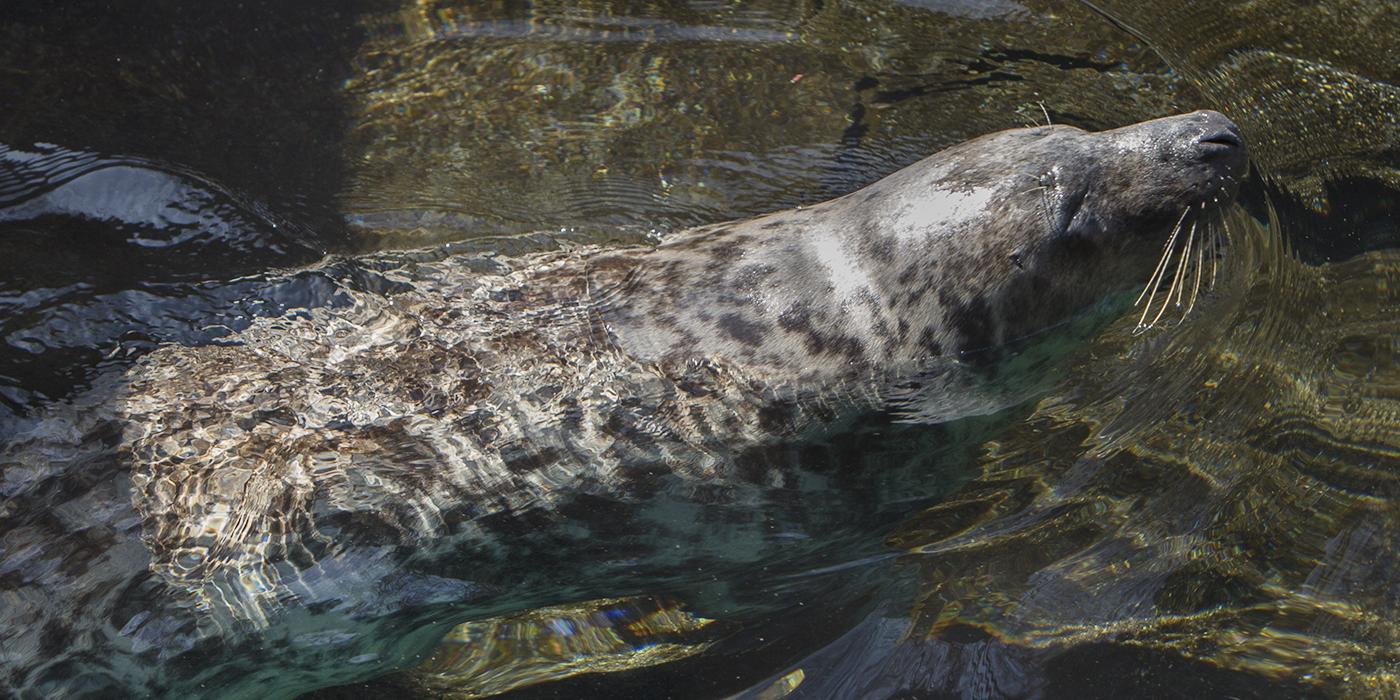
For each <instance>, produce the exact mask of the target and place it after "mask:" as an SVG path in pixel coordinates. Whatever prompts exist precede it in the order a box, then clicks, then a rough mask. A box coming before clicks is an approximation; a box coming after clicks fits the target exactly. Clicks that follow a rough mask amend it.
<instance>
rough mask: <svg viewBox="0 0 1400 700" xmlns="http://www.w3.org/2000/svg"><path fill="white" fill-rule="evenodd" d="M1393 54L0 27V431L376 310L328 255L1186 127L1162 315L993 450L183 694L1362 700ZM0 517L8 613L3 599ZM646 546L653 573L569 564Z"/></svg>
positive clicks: (783, 198)
mask: <svg viewBox="0 0 1400 700" xmlns="http://www.w3.org/2000/svg"><path fill="white" fill-rule="evenodd" d="M1397 30H1400V11H1397V9H1396V7H1395V6H1394V4H1393V3H1386V2H1375V1H1373V2H1362V1H1360V0H1357V1H1355V2H1341V1H1335V2H1326V3H1320V4H1312V3H1298V2H1285V1H1283V0H1278V1H1273V2H1251V3H1232V4H1225V5H1223V6H1214V5H1211V6H1206V5H1201V4H1191V3H1174V2H1160V3H1138V2H1131V3H1130V2H1098V3H1095V4H1090V3H1072V2H1064V3H1057V2H1012V1H1010V0H988V1H985V2H971V1H964V0H904V1H899V2H896V1H886V2H876V1H870V2H850V3H835V2H820V1H812V2H801V1H793V2H780V1H773V2H748V3H742V2H741V3H731V2H690V3H676V4H658V3H649V2H585V3H547V2H540V3H515V2H491V3H448V2H427V1H425V2H417V3H410V2H391V1H388V0H386V1H383V2H368V1H366V2H336V3H330V2H325V3H322V2H300V3H276V2H244V3H217V4H216V3H204V4H197V3H177V2H151V3H144V4H142V5H141V6H140V7H135V6H133V7H130V8H125V9H120V10H118V9H115V8H113V7H111V6H109V4H108V3H105V2H91V3H85V2H67V3H38V2H34V3H27V2H18V3H7V4H6V5H4V6H3V7H0V38H3V41H0V105H3V106H4V109H3V110H0V252H3V254H0V337H3V339H4V343H3V345H0V430H3V431H6V433H8V432H10V431H14V430H18V429H22V428H25V427H27V426H31V425H32V424H33V422H35V421H42V420H44V416H45V415H46V411H48V410H51V409H52V408H53V407H54V406H56V405H61V404H64V403H65V402H69V401H72V400H73V399H74V397H78V396H82V395H83V393H84V392H85V391H86V390H87V388H88V387H89V386H90V385H92V384H93V382H94V381H97V380H98V378H99V377H102V376H106V375H109V374H111V373H115V372H120V371H122V370H123V369H124V368H126V367H129V366H130V364H131V363H132V362H133V361H134V359H136V358H138V357H139V356H141V355H143V354H144V353H146V352H148V351H149V350H151V349H152V348H154V347H156V346H158V345H160V344H163V343H182V344H189V345H199V344H217V343H222V342H228V341H229V339H230V338H231V336H232V335H233V334H235V333H237V332H239V331H241V330H243V329H245V328H247V327H248V326H249V325H250V323H252V321H253V319H255V318H258V317H276V316H280V315H283V314H288V313H296V312H297V310H298V309H305V308H313V307H320V306H334V305H337V304H344V303H347V301H346V299H347V295H352V294H365V293H367V294H376V293H384V292H385V289H384V288H383V285H384V284H386V282H384V281H383V279H382V278H380V277H376V276H375V275H373V274H370V272H372V270H369V271H366V269H365V266H361V265H356V264H350V263H346V264H344V265H342V266H339V267H337V266H335V265H331V266H330V267H320V268H315V269H307V270H303V269H302V268H303V267H304V266H306V265H309V264H311V263H314V262H316V261H318V260H321V259H322V258H323V257H324V256H326V255H350V254H365V253H373V252H380V253H382V252H383V251H397V250H406V249H414V248H420V247H424V246H447V247H448V248H449V249H451V250H453V251H462V250H466V251H474V252H477V253H481V252H490V251H496V252H502V253H506V254H512V253H522V252H530V251H534V250H540V249H543V248H548V247H550V246H553V245H556V244H557V243H558V241H559V240H561V239H562V240H568V241H584V242H592V243H604V244H606V243H608V242H612V241H616V242H631V241H636V240H638V239H640V238H644V237H648V236H652V235H664V234H665V233H666V232H668V231H673V230H678V229H681V228H684V227H687V226H691V225H695V224H700V223H706V222H712V221H720V220H725V219H731V218H736V217H740V216H745V215H749V214H756V213H760V212H766V211H771V210H775V209H780V208H784V207H788V206H793V205H797V204H802V203H808V202H814V201H820V200H823V199H827V198H830V197H832V196H835V195H838V194H841V193H844V192H848V191H850V190H852V189H854V188H856V187H858V186H860V185H863V184H865V183H868V182H870V181H873V180H874V179H877V178H879V177H880V176H881V175H883V174H886V173H888V172H891V171H892V170H894V169H896V168H898V167H900V166H902V165H904V164H907V163H909V162H912V161H914V160H916V159H918V158H920V157H922V156H923V155H927V154H929V153H932V152H934V151H936V150H938V149H939V148H941V147H944V146H947V145H950V144H952V143H956V142H958V141H961V140H964V139H966V138H969V137H971V136H975V135H978V134H982V133H986V132H989V131H994V130H998V129H1003V128H1008V127H1016V126H1023V125H1026V124H1030V123H1033V122H1043V120H1044V119H1045V118H1046V117H1048V118H1049V119H1051V120H1053V121H1055V122H1057V123H1069V124H1074V125H1077V126H1081V127H1085V128H1105V127H1110V126H1116V125H1120V124H1126V123H1129V122H1134V121H1139V120H1142V119H1145V118H1149V117H1154V116H1160V115H1164V114H1169V113H1173V112H1179V111H1187V110H1190V109H1196V108H1205V107H1209V108H1214V109H1219V110H1221V111H1224V112H1225V113H1226V114H1227V115H1229V116H1230V117H1231V118H1232V119H1234V120H1235V121H1236V122H1238V123H1239V124H1240V125H1241V127H1242V128H1243V130H1244V132H1245V135H1246V137H1247V139H1248V140H1249V143H1250V147H1251V151H1252V154H1253V157H1254V164H1255V171H1256V172H1255V176H1254V178H1253V179H1252V181H1251V182H1250V183H1247V185H1246V187H1245V190H1244V192H1243V193H1242V197H1241V204H1240V206H1239V207H1238V208H1236V209H1235V210H1234V211H1232V212H1231V214H1230V218H1229V219H1228V221H1229V222H1231V225H1232V226H1233V227H1234V235H1233V238H1232V242H1233V245H1232V250H1231V254H1230V256H1229V257H1228V258H1227V263H1226V267H1227V269H1226V270H1225V271H1224V274H1223V278H1222V279H1223V281H1222V283H1221V284H1220V285H1218V286H1217V287H1216V289H1215V290H1214V291H1213V292H1212V294H1211V295H1210V296H1209V298H1207V299H1206V300H1205V301H1204V303H1203V306H1202V308H1201V309H1200V311H1199V312H1198V313H1197V314H1196V315H1195V316H1194V317H1193V318H1192V319H1191V320H1189V321H1188V322H1187V323H1185V324H1183V325H1181V326H1179V327H1173V328H1169V329H1165V330H1157V331H1153V332H1149V333H1146V334H1135V333H1134V332H1133V330H1134V321H1135V320H1136V318H1124V319H1122V321H1121V322H1119V323H1117V324H1114V325H1111V326H1110V327H1109V328H1108V329H1107V330H1106V331H1105V332H1104V333H1103V334H1102V335H1101V336H1100V337H1098V338H1097V339H1095V340H1094V341H1093V342H1091V343H1089V344H1088V345H1087V346H1085V347H1082V348H1078V349H1077V350H1076V351H1075V354H1074V355H1073V357H1072V359H1071V360H1070V361H1069V362H1068V363H1067V364H1066V365H1065V366H1064V367H1063V369H1062V370H1060V373H1059V374H1057V375H1056V376H1054V377H1052V378H1051V379H1053V380H1054V381H1053V382H1052V384H1053V386H1054V389H1052V390H1050V391H1049V392H1047V394H1046V395H1045V396H1043V397H1040V398H1039V399H1038V400H1037V401H1033V402H1030V403H1028V404H1026V405H1023V406H1020V407H1017V408H1015V409H1012V410H1009V411H1007V412H1005V413H1003V414H1000V415H997V416H994V417H991V418H985V419H975V420H973V419H968V420H963V421H956V422H953V423H950V424H945V425H932V426H927V425H906V424H897V423H893V422H890V421H888V420H883V421H882V420H881V419H879V418H876V419H872V421H871V422H870V423H869V424H866V425H862V426H860V427H859V428H856V429H853V430H854V433H853V434H851V435H846V436H840V437H839V438H836V439H833V440H831V441H830V442H828V443H821V444H809V445H783V446H781V447H779V448H775V449H774V450H772V451H770V452H769V453H765V454H761V455H755V456H754V457H753V458H754V459H758V460H771V461H774V462H781V463H783V464H788V465H794V466H796V467H799V468H800V469H801V470H802V471H803V473H806V474H809V475H810V478H809V479H808V480H807V481H806V482H805V483H803V484H801V485H800V486H794V487H793V488H791V489H789V491H788V492H784V493H782V494H778V495H773V494H769V495H768V496H767V499H766V500H764V501H762V502H761V503H759V504H758V506H756V507H755V506H754V505H753V504H749V505H747V506H740V505H735V504H733V503H730V504H728V505H714V506H713V507H709V508H707V507H705V506H703V505H700V506H697V505H696V504H694V503H680V502H674V503H673V502H667V501H665V500H664V499H662V500H659V501H657V502H654V503H650V504H647V505H646V507H645V510H646V513H644V514H643V513H638V512H630V511H629V512H619V513H618V514H617V515H616V520H617V522H618V523H619V526H618V529H617V531H616V532H613V533H611V534H609V535H608V536H607V537H605V538H603V541H599V540H598V539H597V538H594V537H591V536H587V535H584V536H581V535H579V534H577V533H571V532H568V531H565V530H561V531H559V532H554V531H538V532H532V533H522V535H521V537H522V540H528V541H530V542H532V543H533V544H531V545H530V546H528V547H522V548H521V550H519V551H520V552H523V553H528V555H527V554H521V553H517V554H516V555H514V556H513V558H512V559H511V560H510V561H506V562H490V563H489V566H488V563H486V562H463V563H462V565H461V568H462V569H463V570H464V571H467V572H471V573H474V574H476V576H475V578H479V579H491V580H493V581H495V582H496V583H497V584H499V583H501V582H512V581H513V582H517V583H518V584H519V591H522V592H521V593H520V594H519V595H514V596H512V595H502V596H500V597H499V598H498V600H497V602H495V603H493V604H492V605H491V606H487V607H481V608H473V607H465V606H464V607H461V608H458V609H453V608H451V607H450V606H441V605H439V606H436V607H434V608H433V614H432V615H431V616H427V617H414V618H412V619H409V620H404V621H400V622H399V623H398V624H395V625H388V626H384V627H381V628H379V630H378V633H379V634H382V635H384V637H385V638H384V639H383V640H382V641H383V644H382V647H383V649H382V652H381V653H380V654H378V655H377V656H373V657H371V656H369V655H365V654H362V653H361V652H360V651H359V649H360V647H358V646H355V645H350V644H345V643H344V640H342V639H341V638H339V637H337V636H336V633H333V632H326V631H322V632H307V633H305V634H304V635H303V636H302V637H299V638H298V640H296V641H295V643H293V644H292V645H291V646H290V647H288V650H286V651H284V652H282V653H286V654H293V655H295V654H305V655H307V656H308V657H313V656H314V657H316V658H320V659H329V662H324V663H321V665H320V666H319V667H318V671H317V673H316V674H314V675H311V676H298V677H296V678H261V679H255V680H249V679H248V678H242V677H239V678H234V677H230V675H229V674H223V675H220V674H219V673H217V667H218V666H219V664H220V663H221V660H218V659H214V660H206V661H205V663H207V664H208V665H209V667H210V668H211V669H213V670H211V671H210V672H209V675H208V676H207V677H206V678H207V681H206V682H204V683H203V685H202V686H201V687H200V688H199V689H198V692H203V693H205V694H207V695H208V696H210V697H219V696H244V695H254V694H262V695H268V694H271V695H274V696H293V695H296V694H298V693H307V694H309V695H310V696H313V697H365V696H370V697H374V696H393V695H397V696H402V697H479V696H483V695H490V694H496V693H506V694H507V695H508V696H511V697H558V698H575V697H700V698H709V697H724V696H728V695H733V694H744V696H745V697H758V698H777V697H813V698H824V697H971V698H981V697H1034V696H1048V697H1067V696H1087V697H1122V696H1128V695H1134V694H1136V695H1144V696H1153V697H1240V698H1243V697H1270V698H1272V697H1290V696H1299V697H1304V696H1362V697H1370V696H1394V695H1396V694H1400V675H1397V674H1398V673H1400V666H1397V664H1400V657H1397V653H1396V651H1395V649H1396V648H1397V647H1396V641H1397V639H1400V624H1397V623H1400V615H1397V611H1398V610H1400V608H1397V599H1400V568H1397V559H1396V557H1395V551H1396V545H1397V539H1400V511H1397V509H1396V500H1395V499H1396V497H1397V496H1398V495H1400V494H1397V492H1396V491H1397V485H1398V484H1400V482H1397V476H1398V475H1400V471H1397V470H1400V403H1397V401H1400V341H1397V340H1396V338H1397V337H1400V336H1397V332H1398V331H1400V256H1397V254H1396V253H1395V248H1396V247H1397V245H1400V226H1397V222H1396V206H1397V202H1400V196H1397V189H1400V123H1398V122H1397V116H1396V115H1397V113H1400V109H1397V108H1400V88H1397V85H1400V62H1397V60H1396V59H1395V56H1394V44H1395V40H1396V37H1397V36H1400V32H1397ZM517 234H524V235H517ZM393 256H394V254H392V253H389V254H384V256H383V257H381V258H375V259H376V260H381V261H383V262H380V263H376V264H379V265H383V266H386V267H392V266H393V264H394V262H393V261H394V260H395V258H394V257H393ZM370 267H371V268H372V267H373V266H372V265H371V266H370ZM29 466H32V465H24V466H21V465H17V464H10V465H3V468H4V469H5V472H6V473H5V475H4V476H5V479H4V480H0V486H5V487H6V488H7V489H8V488H9V486H8V485H9V484H12V483H24V481H25V479H26V478H28V477H27V476H25V474H24V473H22V472H23V470H24V469H26V468H28V467H29ZM89 486H90V485H89ZM4 496H5V497H6V499H9V498H10V496H11V493H10V492H8V491H6V492H4ZM78 502H80V500H79V499H78V498H77V497H75V496H74V495H73V493H71V492H67V491H64V490H62V489H60V490H58V491H56V492H55V495H54V496H53V498H52V500H51V502H48V503H46V504H45V505H46V506H48V507H51V508H52V509H53V510H54V512H56V513H59V514H60V516H61V515H62V511H63V509H64V508H65V507H67V506H69V505H70V504H71V503H78ZM18 503H19V501H14V502H12V503H9V504H7V506H6V508H5V509H4V510H3V511H0V528H2V529H0V557H3V560H0V606H6V605H14V604H15V601H17V600H19V599H21V598H23V597H24V596H25V595H26V591H25V584H24V581H25V580H27V579H25V578H24V576H25V575H27V574H26V573H25V572H28V571H31V570H32V569H31V568H30V567H33V566H35V565H34V564H33V563H32V562H28V561H27V560H26V559H25V557H24V555H25V553H24V551H23V550H22V549H21V548H19V546H18V545H17V544H16V543H17V542H19V541H20V540H19V539H18V538H19V536H18V535H15V536H14V537H11V535H14V533H18V532H21V531H22V530H24V528H26V527H28V526H30V525H31V524H32V523H33V522H34V521H35V519H36V518H37V517H38V516H36V514H34V513H29V512H17V511H16V509H15V507H11V506H14V505H15V504H18ZM25 503H32V501H26V502H25ZM577 507H580V508H585V507H599V508H601V507H603V505H601V504H593V505H592V506H590V505H589V504H587V503H584V504H580V505H578V506H577ZM640 522H663V523H666V524H667V525H668V527H667V528H663V529H662V530H660V531H657V532H651V533H648V535H649V536H650V537H651V544H655V541H656V540H657V539H659V538H670V541H673V542H674V546H675V547H676V548H677V550H678V553H677V555H676V557H675V558H674V559H673V560H667V561H661V562H654V566H653V567H652V568H651V569H648V570H645V571H633V572H632V573H631V574H630V575H619V574H618V573H617V569H615V568H610V569H607V570H596V571H595V570H587V569H583V570H581V569H580V568H579V567H577V566H571V565H570V560H571V557H572V556H578V557H580V558H581V557H582V555H581V554H580V553H582V552H585V551H586V552H588V553H589V554H590V556H592V555H598V554H599V553H601V554H604V555H606V554H608V552H609V551H611V550H610V548H612V549H615V550H616V552H617V556H616V557H614V558H618V559H620V558H622V557H624V555H625V552H626V551H627V548H628V545H629V542H630V541H629V539H628V538H630V537H636V536H637V535H636V533H635V532H632V531H629V530H628V528H627V527H626V524H628V523H640ZM692 523H694V525H692ZM532 538H533V539H532ZM609 538H611V539H609ZM602 559H604V560H607V557H602ZM55 566H57V564H55ZM94 566H96V565H94ZM492 567H494V568H492ZM99 573H100V572H99ZM527 583H528V585H527ZM525 591H529V595H526V594H525V593H524V592H525ZM116 595H118V597H125V598H128V599H129V600H126V601H125V602H127V603H129V606H128V607H130V608H132V609H133V610H139V609H140V604H141V593H140V592H139V591H134V590H133V591H128V592H120V593H118V594H116ZM136 614H137V615H139V613H136ZM130 619H132V620H135V619H137V618H136V617H135V616H131V618H130ZM122 622H123V621H118V622H116V623H115V624H116V625H118V626H120V625H121V624H122ZM458 623H462V624H460V625H459V624H458ZM128 624H130V623H128ZM133 629H145V630H147V631H146V632H141V633H140V634H138V635H137V637H138V638H139V637H140V635H141V634H147V633H149V634H158V633H159V631H154V632H152V631H150V626H147V627H146V628H140V625H139V624H138V625H136V626H135V627H133ZM40 638H41V639H47V640H48V641H47V642H46V646H45V647H44V648H45V651H46V652H52V653H55V655H57V652H58V651H59V650H61V649H62V647H63V646H64V645H65V643H73V640H67V641H66V642H65V640H64V639H63V638H62V637H61V636H58V637H54V636H52V635H49V636H47V637H46V636H44V635H40ZM151 643H152V644H155V643H156V642H154V641H152V642H151ZM351 648H354V649H356V651H353V652H352V651H345V652H344V653H343V654H342V653H341V652H339V651H338V650H339V649H347V650H348V649H351ZM338 654H340V656H338ZM223 661H227V660H223ZM150 662H151V663H161V661H160V660H159V659H151V660H150ZM180 663H185V664H188V663H189V662H188V661H187V660H185V661H181V662H180ZM199 670H200V669H185V672H187V673H188V674H189V675H194V676H198V673H197V672H198V671H199ZM78 672H79V670H78V669H75V668H72V667H63V668H58V669H56V670H55V671H54V673H57V674H62V673H78ZM190 692H195V691H193V690H192V691H190Z"/></svg>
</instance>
